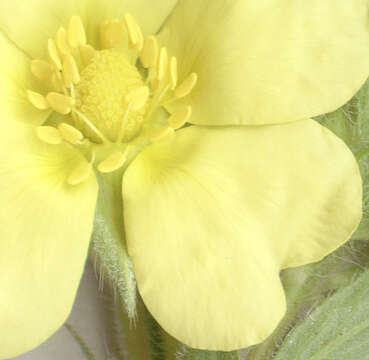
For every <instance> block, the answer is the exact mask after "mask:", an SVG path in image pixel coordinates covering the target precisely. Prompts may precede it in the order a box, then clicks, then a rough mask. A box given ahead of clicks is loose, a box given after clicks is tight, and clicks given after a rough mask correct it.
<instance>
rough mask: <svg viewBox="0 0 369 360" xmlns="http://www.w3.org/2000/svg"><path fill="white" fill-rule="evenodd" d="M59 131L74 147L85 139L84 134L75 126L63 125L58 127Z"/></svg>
mask: <svg viewBox="0 0 369 360" xmlns="http://www.w3.org/2000/svg"><path fill="white" fill-rule="evenodd" d="M58 130H59V132H60V135H61V137H62V138H63V140H65V141H68V142H69V143H71V144H73V145H76V144H78V143H79V142H80V141H81V140H82V139H83V134H82V133H81V132H80V131H79V130H78V129H76V128H75V127H74V126H72V125H69V124H67V123H61V124H60V125H59V126H58Z"/></svg>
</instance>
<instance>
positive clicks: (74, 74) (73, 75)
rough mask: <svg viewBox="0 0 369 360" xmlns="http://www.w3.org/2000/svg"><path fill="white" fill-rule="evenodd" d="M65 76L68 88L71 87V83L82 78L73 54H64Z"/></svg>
mask: <svg viewBox="0 0 369 360" xmlns="http://www.w3.org/2000/svg"><path fill="white" fill-rule="evenodd" d="M63 76H64V82H65V86H66V87H68V88H70V87H71V84H78V83H79V82H80V80H81V76H80V74H79V69H78V66H77V63H76V61H75V60H74V57H73V56H72V55H71V54H67V55H65V56H64V61H63Z"/></svg>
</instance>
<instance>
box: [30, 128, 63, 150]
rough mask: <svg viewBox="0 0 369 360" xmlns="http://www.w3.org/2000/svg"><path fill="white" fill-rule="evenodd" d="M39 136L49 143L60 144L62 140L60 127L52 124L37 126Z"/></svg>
mask: <svg viewBox="0 0 369 360" xmlns="http://www.w3.org/2000/svg"><path fill="white" fill-rule="evenodd" d="M36 134H37V136H38V138H39V139H40V140H42V141H44V142H45V143H47V144H51V145H58V144H60V143H61V142H62V138H61V135H60V133H59V131H58V129H55V128H54V127H52V126H38V127H37V128H36Z"/></svg>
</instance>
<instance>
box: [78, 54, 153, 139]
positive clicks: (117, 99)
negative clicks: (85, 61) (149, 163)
mask: <svg viewBox="0 0 369 360" xmlns="http://www.w3.org/2000/svg"><path fill="white" fill-rule="evenodd" d="M143 86H144V81H143V79H142V77H141V75H140V74H139V72H138V70H137V68H136V67H135V66H133V65H131V64H130V63H129V61H128V60H127V58H126V55H125V54H124V53H123V52H120V51H114V50H103V51H99V52H96V54H95V56H94V57H93V59H92V60H91V63H90V64H89V65H88V66H87V67H86V68H85V69H84V70H83V71H82V72H81V80H80V82H79V83H78V84H77V85H76V89H75V98H76V108H77V109H78V110H79V111H80V112H81V113H83V114H84V115H85V116H86V117H87V118H88V119H89V120H90V121H91V122H92V123H93V124H94V125H95V126H96V127H97V128H98V129H100V131H101V132H102V133H103V134H104V135H105V136H106V137H107V138H108V139H109V140H110V141H116V140H117V137H118V135H119V132H120V129H121V125H122V120H123V119H124V117H125V114H126V112H127V108H128V103H127V102H126V101H125V98H126V96H127V95H128V94H129V93H131V92H132V91H134V90H136V89H139V88H141V87H143ZM145 105H146V104H145ZM146 108H147V106H143V107H142V108H141V109H139V110H138V111H130V112H129V113H128V115H127V119H126V122H127V124H126V126H125V129H124V133H123V134H122V139H121V140H122V141H123V142H127V141H129V140H131V139H132V138H134V137H135V136H136V135H137V134H138V133H139V130H140V127H141V125H142V122H143V116H144V114H145V109H146ZM76 126H77V127H78V128H79V129H80V130H81V131H82V132H83V133H84V134H85V136H86V137H88V138H90V139H91V140H92V141H94V142H99V140H100V139H99V138H98V136H96V134H95V133H94V131H92V130H91V128H90V127H89V126H88V125H87V124H86V123H85V122H84V121H81V120H79V119H77V120H76Z"/></svg>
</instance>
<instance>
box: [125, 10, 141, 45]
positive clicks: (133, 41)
mask: <svg viewBox="0 0 369 360" xmlns="http://www.w3.org/2000/svg"><path fill="white" fill-rule="evenodd" d="M123 20H124V24H125V25H126V28H127V32H128V37H129V41H130V45H131V47H133V48H134V47H136V46H137V43H138V40H139V39H138V35H137V33H136V26H135V23H136V21H135V20H134V18H133V16H132V15H131V14H124V16H123Z"/></svg>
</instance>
